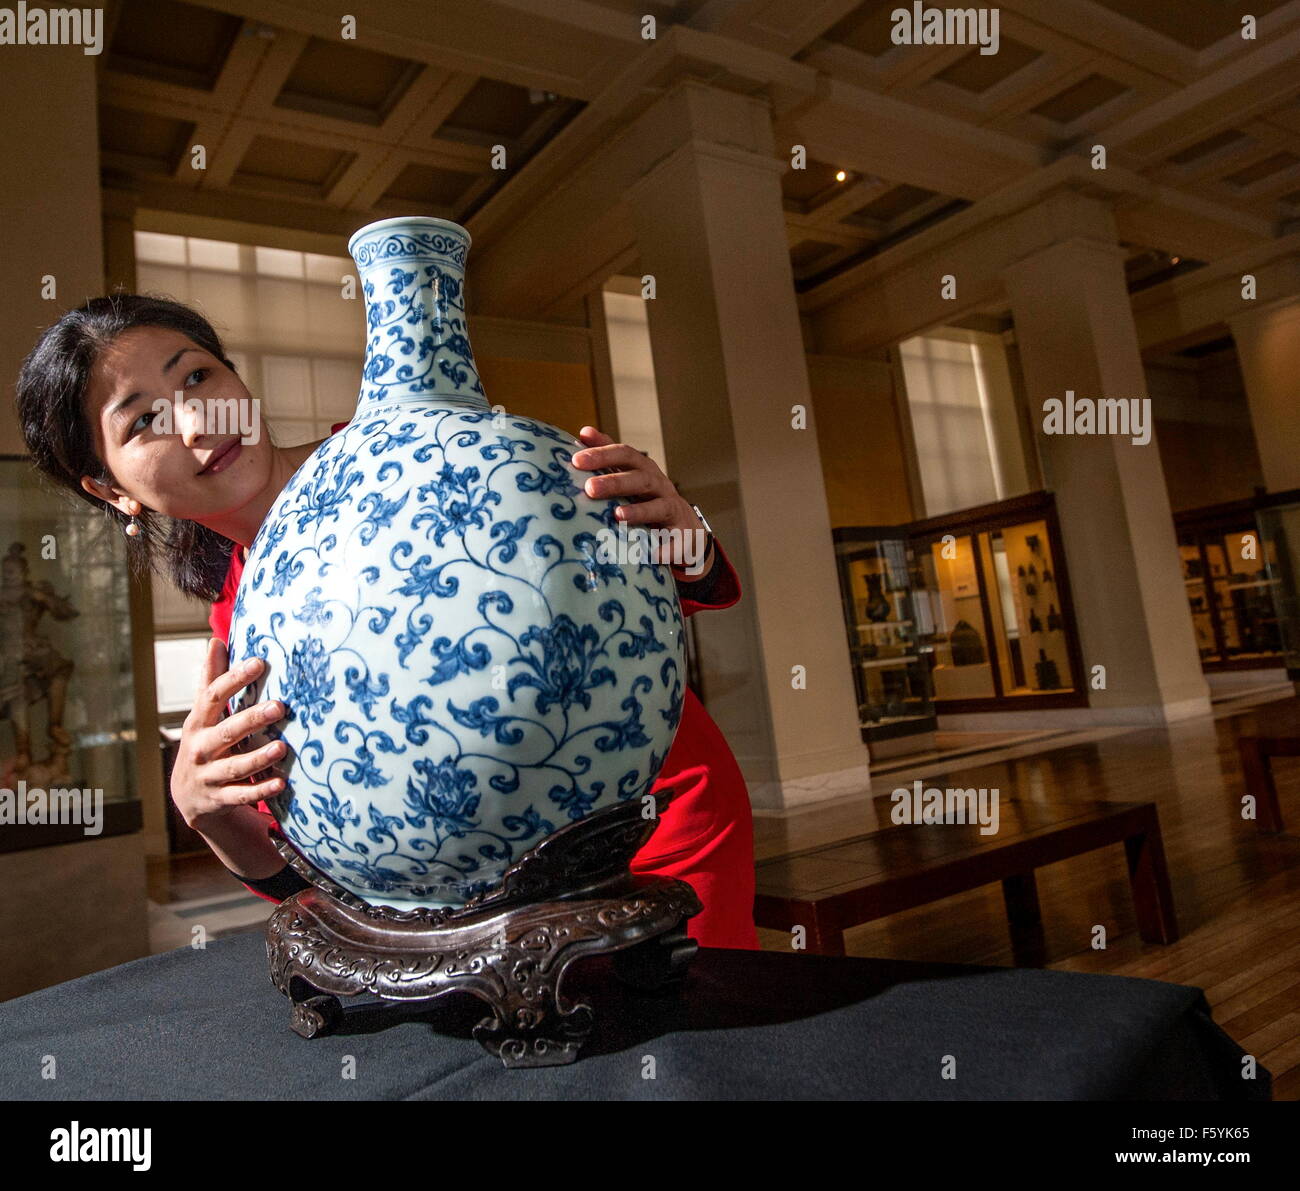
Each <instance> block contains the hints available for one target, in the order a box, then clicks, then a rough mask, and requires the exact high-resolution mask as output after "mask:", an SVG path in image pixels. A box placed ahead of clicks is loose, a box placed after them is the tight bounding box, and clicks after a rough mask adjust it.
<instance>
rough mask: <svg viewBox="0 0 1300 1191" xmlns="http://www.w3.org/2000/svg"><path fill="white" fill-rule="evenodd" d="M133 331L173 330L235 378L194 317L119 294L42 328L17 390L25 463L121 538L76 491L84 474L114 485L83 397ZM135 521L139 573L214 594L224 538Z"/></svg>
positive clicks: (102, 506)
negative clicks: (111, 349) (108, 351)
mask: <svg viewBox="0 0 1300 1191" xmlns="http://www.w3.org/2000/svg"><path fill="white" fill-rule="evenodd" d="M134 327H167V328H169V329H170V330H173V331H179V332H180V333H181V334H182V335H187V336H189V338H190V339H191V340H193V341H194V343H196V344H197V345H198V346H199V347H201V348H203V350H204V351H207V352H210V353H211V354H212V355H214V356H215V357H216V358H217V359H218V360H220V361H221V362H222V363H223V364H224V365H225V366H226V367H227V368H229V369H231V371H234V365H233V364H231V362H230V361H229V360H228V359H227V358H226V354H225V350H224V349H223V348H222V346H221V338H220V336H218V334H217V332H216V331H215V330H214V329H213V327H212V324H211V323H210V322H208V320H207V319H206V318H204V317H203V316H202V315H201V314H199V313H198V312H197V311H195V310H191V309H190V307H188V306H184V305H182V304H181V303H180V302H174V301H172V300H171V299H170V298H164V297H158V296H155V295H152V294H128V293H123V292H120V291H118V292H115V293H112V294H109V295H106V296H104V297H100V298H91V299H90V300H89V301H87V302H86V303H84V304H83V305H81V306H78V307H77V308H76V309H75V310H69V311H68V312H67V313H66V314H64V315H63V317H62V318H60V319H59V320H58V322H56V323H54V324H53V325H52V326H50V327H47V328H46V329H45V330H44V331H43V332H42V333H41V337H40V338H39V339H38V340H37V341H36V346H35V347H34V348H32V350H31V351H30V352H29V353H28V355H27V358H26V359H25V360H24V361H23V364H22V368H21V369H20V370H19V373H18V383H17V387H16V388H17V404H18V422H19V425H20V427H21V428H22V434H23V438H24V440H25V441H26V443H27V450H28V452H29V454H30V455H31V457H32V462H33V463H34V464H35V465H36V467H37V468H38V469H39V470H40V471H41V472H42V473H43V474H44V475H46V476H47V477H49V478H50V479H51V480H53V481H54V482H55V483H56V484H57V485H59V486H60V487H61V488H66V489H67V490H68V491H69V492H73V493H75V494H76V495H77V496H78V497H80V498H81V499H82V500H84V501H86V502H87V503H88V504H90V505H92V506H93V507H94V508H96V509H98V510H100V511H101V512H103V513H104V515H105V516H106V517H107V519H108V522H109V523H110V524H111V525H113V526H114V527H115V528H116V529H117V530H118V532H123V531H124V530H125V527H126V525H127V523H128V522H129V521H130V518H129V517H128V516H127V515H126V514H124V513H122V512H121V511H120V510H118V509H116V508H114V507H113V506H112V505H110V504H107V503H105V502H104V501H102V500H100V499H99V498H98V497H96V496H92V495H91V494H90V493H89V492H87V491H86V490H85V489H84V488H82V486H81V477H82V476H91V477H94V478H97V479H100V480H103V481H105V482H106V483H116V482H117V481H116V480H115V479H114V478H113V476H112V473H111V472H110V471H109V469H108V465H107V464H106V463H105V462H104V461H103V460H102V459H100V458H99V455H98V453H97V452H96V450H95V436H94V431H93V427H92V425H91V421H90V418H89V416H88V415H87V412H86V405H85V399H86V391H87V389H88V388H89V385H90V376H91V371H92V369H93V368H94V365H95V361H96V360H97V359H98V358H99V355H100V353H101V352H103V350H104V349H105V348H107V347H108V346H109V345H110V344H111V343H112V342H113V341H114V340H115V339H117V337H118V336H119V335H121V334H122V333H123V332H124V331H129V330H131V329H132V328H134ZM136 523H137V525H138V526H139V529H140V532H139V533H138V534H136V535H134V536H130V535H126V534H125V533H123V539H124V541H125V542H126V553H127V559H128V560H129V562H130V565H131V567H132V569H133V570H134V571H135V572H136V573H137V574H148V573H149V572H151V571H158V572H159V573H160V574H163V575H166V576H167V578H169V579H170V580H171V582H172V583H174V584H175V585H176V586H177V587H178V588H179V589H180V590H181V591H183V592H184V593H185V594H186V595H190V596H195V597H197V598H198V599H202V600H206V601H209V602H210V601H212V600H215V599H217V598H218V596H220V594H221V589H222V587H223V586H224V585H225V580H226V573H227V571H228V570H229V568H230V555H231V551H232V550H233V548H234V544H233V543H232V542H231V541H230V539H229V538H227V537H225V536H224V535H222V534H219V533H217V532H216V530H213V529H209V528H208V527H207V526H206V525H200V524H199V523H198V522H197V521H183V520H177V519H174V518H171V517H167V516H165V515H163V514H161V513H158V512H154V511H152V510H142V511H141V513H140V515H139V516H138V517H137V518H136Z"/></svg>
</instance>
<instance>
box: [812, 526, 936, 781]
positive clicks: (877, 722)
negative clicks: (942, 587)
mask: <svg viewBox="0 0 1300 1191" xmlns="http://www.w3.org/2000/svg"><path fill="white" fill-rule="evenodd" d="M834 538H835V553H836V561H837V564H838V570H839V578H840V598H841V599H842V600H843V604H844V617H845V624H846V626H847V628H848V633H849V653H850V656H851V658H852V660H853V680H854V685H855V687H856V690H857V697H858V716H859V723H860V724H861V727H862V737H863V739H864V740H866V741H867V742H868V743H870V744H871V745H872V748H873V751H874V752H875V753H876V755H878V756H888V755H890V754H891V753H893V752H898V751H903V747H906V750H907V751H914V750H915V749H917V748H925V747H929V744H930V743H931V742H932V739H933V733H934V729H935V722H936V721H935V713H934V706H933V704H932V701H931V692H930V676H929V670H930V665H929V661H928V659H927V657H926V654H927V652H928V651H929V648H930V645H929V639H930V633H931V631H932V629H933V624H932V621H931V619H930V608H931V601H930V600H929V599H928V598H927V595H926V592H925V591H924V590H923V588H924V576H923V574H922V571H921V569H920V568H919V567H918V566H917V563H916V560H915V558H914V556H913V553H912V550H911V548H910V547H909V545H908V543H907V541H906V539H905V538H904V537H902V536H900V535H899V534H898V530H897V529H896V528H894V529H872V528H870V527H867V526H857V527H854V528H852V529H837V530H835V531H834ZM927 734H928V737H927ZM916 737H922V738H923V739H920V740H918V739H914V738H916ZM905 739H906V744H905V746H900V745H897V744H891V743H887V742H896V741H897V742H902V741H904V740H905Z"/></svg>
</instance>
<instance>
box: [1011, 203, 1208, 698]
mask: <svg viewBox="0 0 1300 1191" xmlns="http://www.w3.org/2000/svg"><path fill="white" fill-rule="evenodd" d="M1080 205H1081V207H1082V206H1087V207H1089V208H1090V209H1088V210H1083V211H1081V212H1080V214H1081V217H1086V218H1087V219H1088V221H1089V225H1090V226H1091V227H1092V229H1093V236H1090V237H1086V238H1085V237H1077V238H1072V239H1063V240H1061V241H1058V242H1057V243H1055V244H1052V245H1051V246H1049V247H1048V248H1044V249H1041V250H1039V251H1037V252H1035V253H1034V254H1032V255H1031V256H1029V257H1026V258H1024V259H1023V260H1020V261H1018V262H1017V263H1016V264H1015V265H1013V266H1012V267H1011V268H1010V269H1009V270H1008V271H1007V273H1006V278H1005V279H1006V284H1007V289H1008V291H1009V293H1010V297H1011V307H1012V313H1013V315H1014V317H1015V323H1016V340H1017V343H1018V344H1019V347H1020V355H1021V361H1022V363H1023V368H1024V376H1025V387H1026V390H1027V393H1028V399H1029V408H1030V411H1031V414H1032V416H1033V421H1034V426H1035V432H1036V433H1037V434H1038V443H1039V449H1040V452H1041V454H1042V457H1043V469H1044V473H1045V479H1046V480H1047V483H1048V486H1049V487H1050V488H1052V489H1053V491H1054V492H1055V494H1056V503H1057V508H1058V509H1059V511H1060V518H1061V534H1062V537H1063V538H1064V543H1065V554H1066V560H1067V562H1068V565H1069V570H1070V584H1071V587H1072V589H1073V592H1074V606H1075V611H1076V614H1077V616H1078V622H1079V636H1080V639H1081V645H1082V651H1083V664H1084V674H1082V675H1080V676H1079V680H1080V681H1081V682H1082V684H1083V686H1084V689H1085V690H1086V691H1087V693H1088V699H1089V704H1090V706H1091V707H1092V709H1093V716H1094V718H1095V719H1096V720H1098V721H1101V722H1161V721H1173V720H1177V719H1184V718H1187V717H1189V716H1194V715H1201V714H1207V713H1208V712H1209V710H1210V705H1209V691H1208V687H1207V686H1206V682H1205V678H1204V675H1203V674H1202V673H1201V665H1200V658H1199V656H1198V654H1197V649H1196V641H1195V636H1194V634H1193V631H1192V617H1191V610H1190V608H1189V607H1188V603H1187V593H1186V590H1185V588H1184V585H1183V578H1182V570H1181V567H1180V564H1179V558H1178V547H1177V543H1176V540H1175V536H1174V526H1173V517H1172V514H1171V511H1170V506H1169V494H1168V491H1167V489H1166V487H1165V478H1164V472H1163V469H1162V468H1161V464H1160V452H1159V449H1158V448H1157V445H1156V441H1155V436H1154V431H1153V432H1152V436H1151V439H1150V441H1149V442H1147V443H1146V444H1145V445H1140V446H1139V445H1135V444H1134V443H1133V442H1132V440H1131V436H1121V435H1088V434H1050V435H1049V434H1046V433H1044V427H1043V417H1044V408H1043V403H1044V402H1045V401H1047V400H1048V399H1049V398H1052V397H1056V398H1061V399H1062V400H1064V398H1065V393H1066V390H1067V389H1068V390H1073V392H1074V394H1075V396H1076V398H1084V397H1086V398H1090V399H1092V400H1097V399H1099V398H1112V399H1113V398H1132V397H1137V398H1145V397H1146V396H1147V393H1146V379H1145V375H1144V373H1143V369H1142V358H1141V355H1140V354H1139V351H1138V341H1137V332H1136V329H1135V327H1134V323H1133V312H1132V308H1131V306H1130V304H1129V296H1128V291H1127V288H1126V286H1125V282H1124V258H1123V254H1122V252H1121V250H1120V248H1119V247H1118V245H1117V243H1116V242H1115V240H1114V239H1113V238H1111V237H1109V236H1107V238H1106V239H1104V240H1103V239H1098V238H1094V237H1095V236H1096V235H1097V232H1098V230H1100V231H1101V232H1103V233H1104V232H1106V231H1107V230H1108V229H1110V230H1113V226H1114V225H1113V222H1112V220H1111V218H1110V214H1109V212H1107V211H1105V209H1104V208H1101V207H1100V205H1099V204H1089V203H1088V202H1087V200H1080ZM1092 208H1095V209H1092ZM1151 424H1152V421H1151V419H1150V418H1148V421H1147V425H1148V426H1150V425H1151ZM1097 665H1103V666H1105V668H1106V670H1105V679H1106V687H1105V689H1104V690H1093V689H1092V688H1091V683H1090V676H1091V669H1092V667H1094V666H1097Z"/></svg>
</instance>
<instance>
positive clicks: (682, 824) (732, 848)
mask: <svg viewBox="0 0 1300 1191" xmlns="http://www.w3.org/2000/svg"><path fill="white" fill-rule="evenodd" d="M346 425H347V423H346V422H340V423H338V424H337V425H335V426H334V427H333V430H334V431H338V430H340V429H342V428H343V427H344V426H346ZM713 545H714V550H715V551H716V553H717V563H716V564H715V568H714V569H715V570H717V569H718V568H722V574H721V576H720V577H719V579H718V581H717V582H716V583H715V584H714V585H713V588H712V594H711V596H710V599H711V600H712V602H710V603H707V604H706V603H700V602H697V601H696V600H693V599H689V598H687V597H685V596H682V598H681V608H682V615H683V616H692V615H694V614H695V613H696V612H698V611H700V610H701V609H703V608H730V607H731V605H732V604H734V603H736V601H737V600H739V599H740V580H739V578H738V577H737V575H736V572H735V569H734V568H733V567H732V565H731V562H730V560H729V559H728V558H727V556H726V553H725V552H724V551H723V549H722V546H721V544H720V543H719V542H718V541H717V540H716V539H714V543H713ZM243 573H244V559H243V550H242V548H241V547H240V546H238V545H236V546H235V547H234V549H233V551H232V553H231V558H230V570H229V571H228V572H227V574H226V582H225V586H224V587H223V588H222V591H221V596H220V597H219V598H218V599H217V601H216V602H215V603H214V604H213V605H212V613H211V616H210V617H209V623H210V624H211V625H212V631H213V633H214V634H215V635H216V636H218V637H220V638H221V639H222V640H223V641H225V640H226V639H227V638H228V637H229V635H230V618H231V614H232V612H233V610H234V603H235V595H236V593H237V592H238V590H239V581H240V578H241V576H242V575H243ZM667 785H672V786H675V787H677V788H678V789H679V790H680V793H678V795H677V797H676V798H674V799H673V801H672V802H670V803H669V804H668V808H667V810H665V811H664V814H663V817H662V819H661V820H660V823H659V829H658V830H657V831H656V832H655V833H654V835H653V836H652V837H651V839H650V840H649V842H648V843H647V844H646V846H645V847H644V848H643V849H642V850H641V851H640V852H638V853H637V854H636V856H635V857H634V858H633V862H632V871H633V872H637V873H659V874H662V875H665V876H672V877H677V878H679V879H680V880H683V881H686V882H688V883H689V884H690V885H691V887H692V888H693V889H694V890H695V892H696V893H697V894H698V895H699V898H700V901H701V902H702V903H703V904H704V910H703V911H702V912H701V913H700V914H697V915H696V916H695V917H694V918H692V919H691V920H690V921H689V923H688V924H687V933H688V934H689V935H690V936H691V937H692V938H693V939H695V940H696V941H697V942H699V943H700V945H701V946H704V947H738V948H745V949H749V950H754V951H757V950H758V935H757V933H756V932H755V930H754V918H753V906H754V837H753V830H754V829H753V818H752V816H751V811H750V805H749V792H748V790H747V789H746V786H745V779H744V777H743V776H742V774H741V772H740V766H739V765H738V764H737V763H736V758H735V757H734V756H733V755H732V752H731V749H730V748H729V747H728V746H727V742H726V739H725V738H724V737H723V735H722V732H721V731H720V730H719V728H718V726H717V724H715V723H714V722H713V720H712V718H711V717H710V716H709V713H708V712H707V711H706V710H705V709H704V705H703V704H702V703H701V702H700V701H699V699H698V698H697V697H696V695H695V692H694V691H692V690H691V689H690V687H689V686H688V687H686V690H685V695H684V699H683V703H682V714H681V720H680V722H679V723H678V725H677V735H676V737H675V738H674V739H673V744H672V747H671V748H670V749H669V750H668V756H667V758H666V759H665V761H664V766H663V769H662V770H661V771H660V775H659V778H658V780H657V781H656V782H655V783H654V786H653V787H652V788H653V789H656V790H657V789H660V788H661V787H663V786H667ZM257 809H258V810H259V811H261V812H262V813H263V814H265V815H267V817H268V821H269V822H270V823H271V824H272V825H274V820H273V819H271V817H270V811H269V810H268V809H267V806H266V803H265V802H259V803H258V804H257ZM245 888H246V889H248V890H249V892H251V893H255V894H257V896H258V897H264V898H266V899H267V900H268V901H277V900H278V899H276V898H274V897H271V896H270V895H268V894H265V893H262V892H260V891H259V890H257V889H253V888H252V887H251V886H248V885H245Z"/></svg>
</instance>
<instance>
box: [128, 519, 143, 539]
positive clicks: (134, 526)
mask: <svg viewBox="0 0 1300 1191" xmlns="http://www.w3.org/2000/svg"><path fill="white" fill-rule="evenodd" d="M139 533H140V524H139V522H138V521H136V519H135V518H134V517H132V518H131V523H130V525H128V526H127V527H126V536H127V537H128V538H134V537H136V536H138V535H139Z"/></svg>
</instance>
